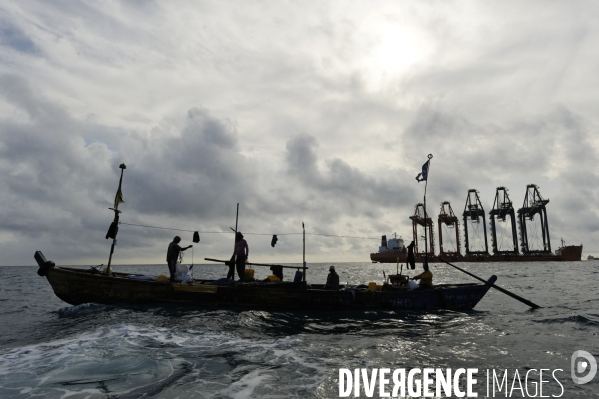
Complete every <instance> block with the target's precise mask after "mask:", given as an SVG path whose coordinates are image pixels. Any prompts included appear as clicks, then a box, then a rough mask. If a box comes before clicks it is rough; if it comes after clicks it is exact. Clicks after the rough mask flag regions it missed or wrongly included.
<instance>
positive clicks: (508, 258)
mask: <svg viewBox="0 0 599 399" xmlns="http://www.w3.org/2000/svg"><path fill="white" fill-rule="evenodd" d="M560 252H561V253H560V255H552V254H543V255H512V254H510V255H486V256H463V255H446V256H433V257H429V258H428V261H429V263H442V262H441V261H440V260H439V258H442V259H443V260H445V261H447V262H574V261H580V259H581V257H582V245H570V246H567V247H564V248H561V251H560ZM406 258H407V255H406V254H405V253H392V252H390V253H371V254H370V260H371V261H372V262H375V263H397V262H398V260H399V263H406ZM414 260H415V261H416V262H417V263H422V262H423V261H424V256H416V257H415V259H414Z"/></svg>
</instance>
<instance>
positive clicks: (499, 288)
mask: <svg viewBox="0 0 599 399" xmlns="http://www.w3.org/2000/svg"><path fill="white" fill-rule="evenodd" d="M439 260H440V261H441V262H444V263H447V264H448V265H449V266H453V267H455V268H456V269H458V270H459V271H461V272H464V273H466V274H467V275H469V276H471V277H474V278H475V279H477V280H480V281H482V282H483V283H487V284H489V282H488V281H486V280H484V279H482V278H480V277H478V276H475V275H474V274H472V273H470V272H467V271H466V270H464V269H462V268H461V267H457V266H456V265H452V264H451V263H449V262H447V261H445V260H443V259H441V258H439ZM490 285H491V287H493V288H495V289H496V290H499V291H501V292H503V293H504V294H506V295H509V296H511V297H512V298H514V299H517V300H518V301H520V302H522V303H525V304H527V305H528V306H530V307H531V308H533V309H539V308H540V307H541V306H539V305H537V304H536V303H533V302H531V301H529V300H528V299H524V298H522V297H521V296H519V295H516V294H514V293H512V292H509V291H508V290H506V289H504V288H501V287H498V286H496V285H495V284H492V283H491V284H490Z"/></svg>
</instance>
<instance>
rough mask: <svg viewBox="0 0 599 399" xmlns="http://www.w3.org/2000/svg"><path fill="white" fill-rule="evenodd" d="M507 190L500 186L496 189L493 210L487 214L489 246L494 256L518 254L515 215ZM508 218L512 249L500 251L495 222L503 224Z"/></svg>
mask: <svg viewBox="0 0 599 399" xmlns="http://www.w3.org/2000/svg"><path fill="white" fill-rule="evenodd" d="M507 192H508V189H507V188H505V187H503V186H501V187H497V190H496V191H495V202H494V203H493V209H492V210H491V212H489V219H490V221H491V244H492V245H493V253H494V254H496V255H517V254H518V238H517V237H518V235H517V234H518V233H517V232H516V215H515V211H514V207H513V205H512V201H511V200H510V197H509V195H508V193H507ZM508 216H509V217H510V222H511V226H512V249H511V250H502V249H501V248H499V246H498V242H497V226H496V224H495V221H496V220H500V221H502V222H505V221H506V219H507V217H508Z"/></svg>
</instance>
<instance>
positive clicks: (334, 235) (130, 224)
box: [119, 222, 380, 240]
mask: <svg viewBox="0 0 599 399" xmlns="http://www.w3.org/2000/svg"><path fill="white" fill-rule="evenodd" d="M119 224H122V225H126V226H136V227H147V228H150V229H161V230H172V231H185V232H189V233H194V232H195V231H196V230H185V229H173V228H169V227H159V226H149V225H144V224H135V223H125V222H119ZM198 233H199V234H230V233H231V232H229V231H198ZM243 234H244V235H253V236H272V235H274V234H273V233H243ZM300 234H303V233H276V235H277V236H291V235H300ZM306 235H311V236H322V237H340V238H359V239H362V240H380V238H372V237H356V236H340V235H336V234H319V233H306Z"/></svg>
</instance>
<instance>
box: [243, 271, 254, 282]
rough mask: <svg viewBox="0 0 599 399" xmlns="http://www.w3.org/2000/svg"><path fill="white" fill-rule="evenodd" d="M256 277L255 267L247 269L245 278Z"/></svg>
mask: <svg viewBox="0 0 599 399" xmlns="http://www.w3.org/2000/svg"><path fill="white" fill-rule="evenodd" d="M253 278H254V269H245V279H246V280H251V279H253Z"/></svg>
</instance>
